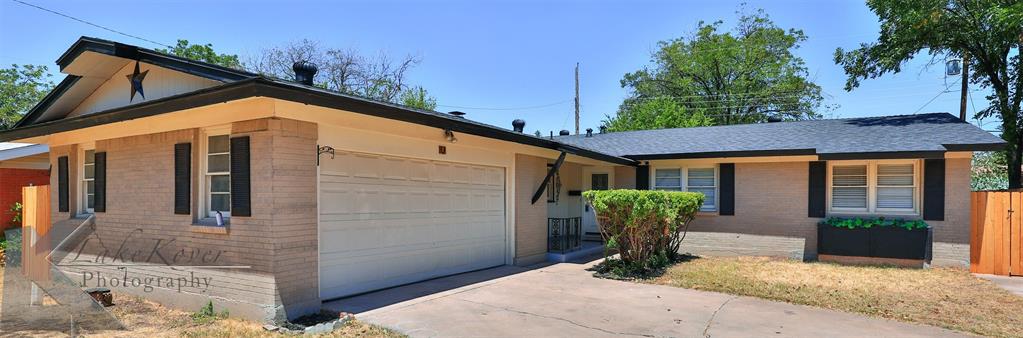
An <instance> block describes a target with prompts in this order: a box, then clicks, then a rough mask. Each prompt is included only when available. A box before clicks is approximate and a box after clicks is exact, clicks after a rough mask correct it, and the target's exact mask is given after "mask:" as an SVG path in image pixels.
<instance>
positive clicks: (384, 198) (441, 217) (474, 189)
mask: <svg viewBox="0 0 1023 338" xmlns="http://www.w3.org/2000/svg"><path fill="white" fill-rule="evenodd" d="M319 231H320V234H319V235H320V236H319V238H320V297H321V298H323V299H330V298H337V297H343V296H347V295H352V294H356V293H361V292H366V291H372V290H376V289H382V288H386V287H390V286H395V285H401V284H406V283H411V282H415V281H420V280H424V279H429V278H433V277H439V276H444V275H450V274H455V273H459V272H465V271H471V270H478V269H482V268H487V267H492V266H497V265H502V264H504V258H505V203H504V169H502V168H495V167H484V166H475V165H466V164H458V163H448V162H438V161H427V160H417V159H409V158H398V157H388V156H379V155H369V154H358V153H342V152H338V153H337V154H336V156H335V158H334V159H330V158H329V157H327V156H323V157H322V158H321V162H320V227H319Z"/></svg>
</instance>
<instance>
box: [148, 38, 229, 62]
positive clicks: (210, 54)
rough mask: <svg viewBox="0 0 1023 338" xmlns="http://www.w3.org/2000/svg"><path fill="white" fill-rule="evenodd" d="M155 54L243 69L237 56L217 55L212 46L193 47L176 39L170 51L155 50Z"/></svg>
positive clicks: (185, 41)
mask: <svg viewBox="0 0 1023 338" xmlns="http://www.w3.org/2000/svg"><path fill="white" fill-rule="evenodd" d="M156 51H157V52H161V53H167V54H173V55H177V56H180V57H183V58H189V59H192V60H197V61H202V62H207V63H212V64H215V65H220V66H224V67H228V68H234V69H244V67H242V63H241V61H239V60H238V55H235V54H219V53H217V52H216V51H214V50H213V44H209V43H207V44H205V45H193V44H189V43H188V40H184V39H178V44H177V45H175V46H174V48H171V49H159V48H158V49H156Z"/></svg>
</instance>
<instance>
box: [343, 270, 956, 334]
mask: <svg viewBox="0 0 1023 338" xmlns="http://www.w3.org/2000/svg"><path fill="white" fill-rule="evenodd" d="M582 261H583V260H579V261H578V262H575V263H560V264H541V265H536V266H530V267H512V266H501V267H496V268H491V269H486V270H480V271H475V272H470V273H464V274H460V275H454V276H448V277H444V278H438V279H434V280H429V281H425V282H420V283H416V284H410V285H406V286H401V287H396V288H391V289H387V290H382V291H377V292H374V293H368V294H365V295H360V296H355V297H350V298H344V299H341V300H337V301H332V302H328V303H326V304H324V307H325V308H328V309H332V310H336V311H346V312H354V313H357V315H356V317H357V318H359V319H360V320H363V321H365V322H368V323H372V324H376V325H381V326H384V327H388V328H391V329H394V330H397V331H398V332H402V333H404V334H407V335H409V336H412V337H450V336H488V337H532V336H544V337H552V336H558V337H605V336H619V335H629V336H641V337H667V336H670V337H711V336H713V337H763V336H772V337H817V336H829V337H835V336H841V337H867V336H885V337H893V336H897V337H961V336H964V335H963V334H961V333H957V332H953V331H948V330H944V329H940V328H936V327H931V326H923V325H914V324H907V323H900V322H895V321H890V320H884V319H878V318H871V317H866V316H861V315H856V314H851V313H843V312H837V311H832V310H826V309H820V308H812V307H807V306H801V305H793V304H788V303H780V302H773V301H767V300H763V299H757V298H750V297H739V296H733V295H728V294H722V293H715V292H705V291H697V290H690V289H683V288H676V287H671V286H665V285H651V284H642V283H634V282H623V281H615V280H608V279H600V278H594V277H593V276H592V272H590V271H586V268H588V267H590V266H591V265H592V264H594V263H596V262H593V261H591V262H588V263H585V264H582Z"/></svg>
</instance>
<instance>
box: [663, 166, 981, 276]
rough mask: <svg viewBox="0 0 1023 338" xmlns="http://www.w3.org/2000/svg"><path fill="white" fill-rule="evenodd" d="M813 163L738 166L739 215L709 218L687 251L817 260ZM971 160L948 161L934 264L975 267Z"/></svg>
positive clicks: (701, 221)
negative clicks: (811, 207) (810, 203)
mask: <svg viewBox="0 0 1023 338" xmlns="http://www.w3.org/2000/svg"><path fill="white" fill-rule="evenodd" d="M807 175H808V162H777V163H737V164H736V165H735V215H734V216H719V215H709V214H704V215H700V216H698V217H697V219H696V220H695V221H693V223H692V225H691V227H690V234H689V235H688V236H687V237H686V240H685V242H684V243H683V244H682V250H683V251H687V252H692V253H697V254H707V255H764V256H777V257H791V258H803V259H813V258H816V255H817V237H816V236H817V229H816V223H817V222H818V221H819V220H820V219H818V218H810V217H807V215H806V213H807V194H808V189H809V186H808V184H809V183H808V181H809V180H808V176H807ZM969 204H970V159H968V158H955V159H947V160H946V167H945V220H944V221H928V223H929V224H931V225H932V226H933V227H934V245H933V251H932V252H933V260H932V264H933V265H939V266H960V267H966V266H969V236H970V227H969V222H970V205H969Z"/></svg>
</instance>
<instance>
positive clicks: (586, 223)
mask: <svg viewBox="0 0 1023 338" xmlns="http://www.w3.org/2000/svg"><path fill="white" fill-rule="evenodd" d="M586 183H587V186H586V187H584V188H585V190H607V189H610V188H611V175H610V174H609V173H606V172H594V173H591V174H590V176H589V180H587V181H586ZM583 235H584V236H585V237H589V238H593V237H600V228H598V227H597V215H596V214H594V212H593V208H592V207H590V204H589V203H587V202H586V201H583Z"/></svg>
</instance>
